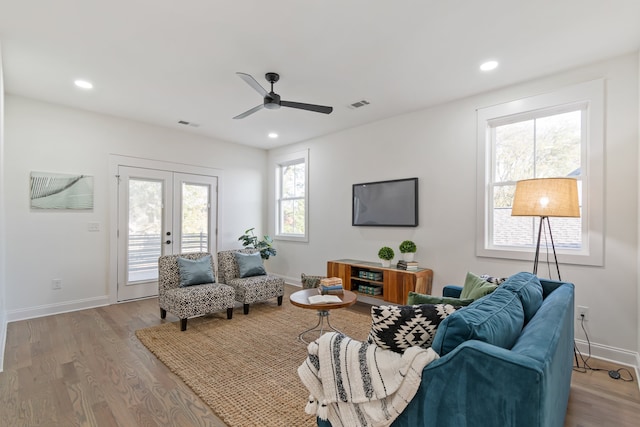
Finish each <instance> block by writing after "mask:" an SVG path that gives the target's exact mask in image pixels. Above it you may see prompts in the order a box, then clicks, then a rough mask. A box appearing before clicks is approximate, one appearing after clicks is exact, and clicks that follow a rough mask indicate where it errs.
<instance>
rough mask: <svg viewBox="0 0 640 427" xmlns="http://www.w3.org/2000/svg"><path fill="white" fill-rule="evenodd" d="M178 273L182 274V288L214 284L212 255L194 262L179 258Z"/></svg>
mask: <svg viewBox="0 0 640 427" xmlns="http://www.w3.org/2000/svg"><path fill="white" fill-rule="evenodd" d="M178 271H179V273H180V287H185V286H193V285H202V284H203V283H214V282H215V281H216V279H215V277H213V267H211V255H207V256H204V257H202V258H199V259H196V260H193V259H186V258H182V257H179V258H178Z"/></svg>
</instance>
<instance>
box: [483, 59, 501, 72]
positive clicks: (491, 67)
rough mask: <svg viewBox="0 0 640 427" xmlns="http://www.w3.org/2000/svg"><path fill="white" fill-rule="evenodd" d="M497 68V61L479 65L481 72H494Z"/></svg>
mask: <svg viewBox="0 0 640 427" xmlns="http://www.w3.org/2000/svg"><path fill="white" fill-rule="evenodd" d="M497 67H498V61H487V62H485V63H483V64H482V65H480V69H481V70H482V71H491V70H495V69H496V68H497Z"/></svg>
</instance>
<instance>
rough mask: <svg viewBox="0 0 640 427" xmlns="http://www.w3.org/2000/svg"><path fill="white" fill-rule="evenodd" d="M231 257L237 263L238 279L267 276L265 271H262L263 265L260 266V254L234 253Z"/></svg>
mask: <svg viewBox="0 0 640 427" xmlns="http://www.w3.org/2000/svg"><path fill="white" fill-rule="evenodd" d="M233 255H234V256H235V257H236V262H237V263H238V270H239V271H240V277H252V276H263V275H265V274H267V271H266V270H265V269H264V265H263V264H262V257H260V252H255V253H252V254H243V253H242V252H235V253H234V254H233Z"/></svg>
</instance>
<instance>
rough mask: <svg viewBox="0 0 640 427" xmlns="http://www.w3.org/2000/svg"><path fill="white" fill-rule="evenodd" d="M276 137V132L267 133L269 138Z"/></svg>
mask: <svg viewBox="0 0 640 427" xmlns="http://www.w3.org/2000/svg"><path fill="white" fill-rule="evenodd" d="M277 137H278V134H277V133H275V132H270V133H269V138H271V139H276V138H277Z"/></svg>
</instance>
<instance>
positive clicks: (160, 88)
mask: <svg viewBox="0 0 640 427" xmlns="http://www.w3.org/2000/svg"><path fill="white" fill-rule="evenodd" d="M0 43H1V49H2V62H3V66H4V75H5V90H6V92H8V93H11V94H18V95H23V96H26V97H31V98H36V99H40V100H44V101H48V102H52V103H56V104H62V105H67V106H71V107H76V108H81V109H86V110H90V111H96V112H100V113H105V114H110V115H113V116H119V117H125V118H129V119H133V120H138V121H142V122H146V123H151V124H155V125H159V126H164V127H168V128H174V129H180V130H184V131H188V132H193V133H196V134H201V135H205V136H209V137H212V138H216V139H221V140H226V141H231V142H237V143H240V144H245V145H250V146H254V147H260V148H271V147H275V146H279V145H285V144H289V143H293V142H298V141H304V140H307V139H310V138H314V137H317V136H320V135H325V134H328V133H332V132H336V131H339V130H341V129H346V128H350V127H353V126H358V125H361V124H364V123H368V122H372V121H375V120H380V119H384V118H387V117H392V116H396V115H399V114H402V113H406V112H409V111H414V110H419V109H423V108H426V107H429V106H433V105H436V104H440V103H443V102H447V101H450V100H453V99H458V98H461V97H465V96H469V95H472V94H476V93H480V92H484V91H488V90H492V89H495V88H498V87H502V86H506V85H510V84H513V83H517V82H521V81H525V80H529V79H531V78H535V77H538V76H543V75H547V74H551V73H554V72H557V71H560V70H564V69H568V68H572V67H575V66H580V65H584V64H588V63H591V62H595V61H598V60H601V59H605V58H609V57H613V56H616V55H619V54H624V53H628V52H632V51H637V50H638V49H639V48H640V1H639V0H606V1H605V0H517V1H514V0H483V1H475V0H446V1H444V0H421V1H420V0H395V1H383V0H323V1H317V0H316V1H313V0H270V1H259V0H237V1H231V0H228V1H219V0H102V1H98V0H93V1H90V0H55V1H51V0H28V1H27V0H20V1H18V0H0ZM487 59H496V60H498V61H499V62H500V66H499V67H498V68H497V69H496V70H494V71H492V72H489V73H482V72H480V71H479V70H478V67H479V65H480V63H482V62H483V61H485V60H487ZM237 71H241V72H245V73H248V74H251V75H252V76H254V77H255V79H256V80H257V81H258V82H259V83H260V84H262V85H263V87H265V88H267V89H268V83H267V82H266V80H265V79H264V74H265V73H266V72H269V71H274V72H277V73H279V74H280V82H278V83H277V84H276V86H275V92H276V93H278V94H280V95H281V96H282V99H283V100H288V101H298V102H306V103H312V104H322V105H330V106H333V107H334V111H333V113H332V114H330V115H325V114H318V113H312V112H307V111H302V110H296V109H291V108H281V109H279V110H275V111H269V110H261V111H258V112H257V113H255V114H253V115H251V116H249V117H247V118H245V119H242V120H233V119H232V117H234V116H236V115H238V114H240V113H242V112H244V111H246V110H248V109H250V108H252V107H254V106H256V105H258V104H260V103H261V102H262V98H261V97H260V95H259V94H258V93H257V92H255V91H254V90H253V89H252V88H251V87H249V86H248V85H247V84H246V83H245V82H243V81H242V80H241V79H240V78H239V77H238V76H236V74H235V73H236V72H237ZM78 78H83V79H87V80H89V81H91V82H93V84H94V85H95V88H94V89H93V90H92V91H84V90H82V89H78V88H76V87H75V86H74V85H73V81H74V80H75V79H78ZM362 99H365V100H367V101H369V102H370V103H371V104H370V105H369V106H366V107H364V108H360V109H355V110H354V109H350V108H349V107H348V106H349V104H351V103H353V102H356V101H359V100H362ZM179 120H185V121H189V122H194V123H198V124H199V125H200V126H199V127H197V128H196V127H189V126H183V125H179V124H178V123H177V122H178V121H179ZM272 131H273V132H277V133H278V134H279V135H280V138H278V140H271V139H269V138H268V137H267V133H268V132H272Z"/></svg>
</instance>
